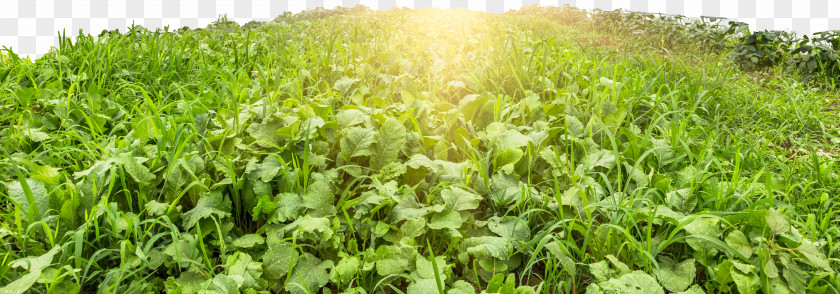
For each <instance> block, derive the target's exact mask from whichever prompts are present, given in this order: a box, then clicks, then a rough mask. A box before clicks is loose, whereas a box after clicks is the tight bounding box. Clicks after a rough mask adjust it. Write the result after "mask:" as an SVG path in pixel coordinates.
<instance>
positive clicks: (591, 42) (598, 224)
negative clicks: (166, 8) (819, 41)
mask: <svg viewBox="0 0 840 294" xmlns="http://www.w3.org/2000/svg"><path fill="white" fill-rule="evenodd" d="M615 15H618V14H615ZM622 15H623V16H620V17H621V18H620V19H621V21H611V20H609V19H612V18H615V19H619V16H613V13H611V12H610V13H608V12H602V13H599V14H595V15H588V14H586V13H583V12H582V11H580V10H577V9H573V8H568V7H567V8H540V7H528V8H524V9H522V10H520V11H517V12H512V13H508V14H504V15H491V14H486V13H479V12H469V11H465V10H431V9H423V10H409V9H395V10H390V11H369V10H367V9H365V8H362V7H357V8H354V9H336V10H323V9H318V10H314V11H307V12H304V13H301V14H296V15H290V14H286V15H282V16H280V17H278V18H277V19H275V20H273V21H270V22H265V23H257V22H252V23H248V24H246V25H244V26H240V25H238V24H236V23H234V22H230V21H226V20H224V19H221V20H219V21H217V22H216V23H214V24H213V25H211V26H209V27H207V28H205V29H193V30H191V29H187V28H184V29H179V30H176V31H149V30H145V29H142V28H138V27H134V28H131V29H130V30H128V31H127V32H119V31H113V32H103V33H102V34H100V36H99V37H92V36H82V37H79V38H77V39H76V40H69V39H67V38H62V42H61V46H60V48H58V49H57V50H54V51H53V52H50V53H49V54H47V55H45V56H44V57H42V58H40V59H38V60H36V61H34V62H30V61H29V60H21V59H19V58H18V57H17V55H15V54H14V53H12V52H8V51H7V52H4V53H2V54H0V104H2V107H0V141H2V144H3V147H2V149H3V153H2V157H0V170H2V172H3V174H4V178H2V179H0V182H2V185H0V196H2V198H0V240H2V241H1V242H0V256H2V258H0V285H5V286H0V287H2V288H0V292H3V293H22V292H25V291H31V292H34V293H41V292H47V293H64V292H67V293H76V292H78V291H100V292H104V293H157V292H162V291H167V292H172V293H277V292H280V293H412V294H413V293H452V294H457V293H480V292H481V291H486V292H488V293H505V294H513V293H584V292H585V293H666V292H669V293H727V292H731V293H758V292H761V293H771V292H772V293H838V291H840V279H838V277H837V268H838V267H840V259H838V258H840V242H838V240H840V216H838V215H837V212H838V210H840V203H838V200H837V195H840V194H839V193H840V174H838V169H840V163H838V158H837V154H838V152H840V150H838V147H837V146H839V145H840V119H838V116H837V114H838V107H837V105H838V99H837V93H836V92H832V91H833V90H831V89H826V88H820V89H813V88H810V87H809V86H807V85H805V84H803V83H802V82H801V78H802V74H801V73H799V72H795V71H794V72H790V71H782V70H776V71H774V72H772V73H773V74H775V75H774V76H770V77H767V75H768V72H764V73H745V72H742V71H740V66H739V64H738V63H736V62H740V61H739V60H738V58H735V59H732V58H730V56H733V55H731V54H737V53H733V52H737V50H740V49H736V48H735V47H734V45H733V44H737V43H738V42H737V41H733V40H732V39H731V38H730V37H729V36H730V35H728V34H729V33H726V32H725V31H726V30H729V27H722V26H719V25H707V26H706V25H700V24H684V23H681V24H676V23H673V22H670V21H663V20H661V19H656V18H644V19H645V20H641V21H640V22H650V21H657V22H661V25H659V26H648V25H646V24H645V25H642V24H641V23H639V24H635V23H633V22H631V21H630V20H629V19H632V18H634V17H637V16H638V15H636V16H634V14H622ZM642 29H643V30H646V31H645V32H643V33H628V32H631V31H632V32H635V31H633V30H642ZM627 30H631V31H627ZM653 30H659V31H656V33H653V32H654V31H653ZM721 30H723V32H721ZM697 36H704V37H703V38H701V39H702V40H701V41H699V42H693V41H691V40H697V39H698V37H697ZM719 36H723V37H719ZM756 40H757V41H758V42H763V41H762V40H764V39H756ZM664 41H667V43H663V42H664ZM762 44H764V43H762ZM736 56H737V55H736ZM770 66H771V67H772V66H775V67H773V68H774V69H779V66H780V65H776V64H772V65H770ZM806 67H807V65H806Z"/></svg>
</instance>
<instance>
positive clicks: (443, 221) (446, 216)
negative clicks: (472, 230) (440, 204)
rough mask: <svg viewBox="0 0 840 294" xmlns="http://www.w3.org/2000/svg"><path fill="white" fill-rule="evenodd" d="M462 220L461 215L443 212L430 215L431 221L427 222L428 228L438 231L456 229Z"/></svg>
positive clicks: (449, 211) (452, 211) (453, 212)
mask: <svg viewBox="0 0 840 294" xmlns="http://www.w3.org/2000/svg"><path fill="white" fill-rule="evenodd" d="M462 223H464V220H463V219H462V218H461V214H460V213H458V212H457V211H454V210H449V209H447V210H444V211H442V212H438V213H434V214H432V219H431V221H429V228H432V229H435V230H440V229H457V228H459V227H461V224H462Z"/></svg>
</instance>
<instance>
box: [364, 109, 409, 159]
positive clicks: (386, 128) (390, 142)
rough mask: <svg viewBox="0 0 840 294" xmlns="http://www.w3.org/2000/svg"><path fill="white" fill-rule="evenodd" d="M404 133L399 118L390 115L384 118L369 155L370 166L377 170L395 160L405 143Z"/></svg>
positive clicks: (403, 127)
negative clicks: (371, 152)
mask: <svg viewBox="0 0 840 294" xmlns="http://www.w3.org/2000/svg"><path fill="white" fill-rule="evenodd" d="M405 133H406V130H405V126H403V124H402V123H401V122H400V121H399V120H396V119H394V118H391V117H389V118H388V119H386V120H385V123H383V124H382V127H381V128H380V129H379V132H378V134H377V138H376V145H375V146H374V151H373V154H371V156H370V167H371V168H373V169H374V170H379V169H381V168H382V167H383V166H385V165H388V164H389V163H393V162H394V161H395V160H397V156H398V155H399V153H400V149H402V147H403V144H404V143H405Z"/></svg>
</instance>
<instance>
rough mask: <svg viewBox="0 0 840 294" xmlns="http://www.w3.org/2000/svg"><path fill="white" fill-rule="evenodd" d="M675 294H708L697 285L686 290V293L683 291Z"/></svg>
mask: <svg viewBox="0 0 840 294" xmlns="http://www.w3.org/2000/svg"><path fill="white" fill-rule="evenodd" d="M675 294H706V292H703V289H702V288H700V286H699V285H696V284H695V285H691V287H690V288H688V290H685V291H682V292H676V293H675Z"/></svg>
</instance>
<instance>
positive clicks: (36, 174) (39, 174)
mask: <svg viewBox="0 0 840 294" xmlns="http://www.w3.org/2000/svg"><path fill="white" fill-rule="evenodd" d="M60 172H61V169H59V168H54V167H52V166H49V165H35V166H33V167H32V170H31V175H30V176H31V177H32V178H33V179H36V180H39V181H41V182H43V183H44V184H45V185H48V186H54V185H58V183H59V181H60V180H61V174H60Z"/></svg>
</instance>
